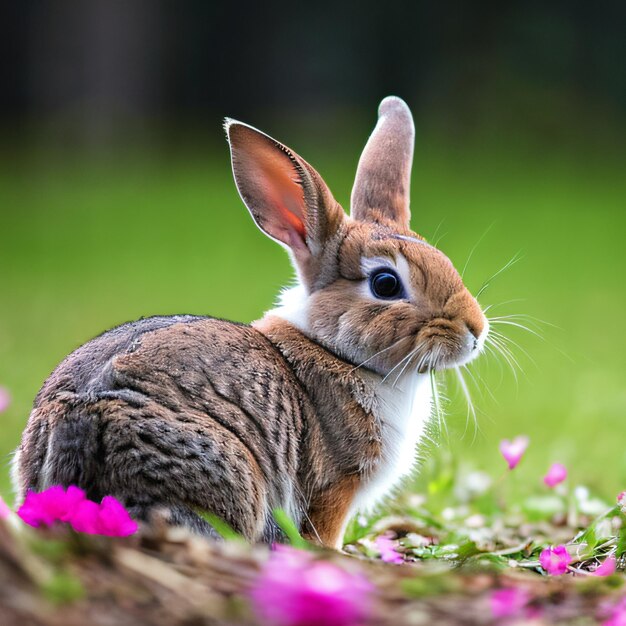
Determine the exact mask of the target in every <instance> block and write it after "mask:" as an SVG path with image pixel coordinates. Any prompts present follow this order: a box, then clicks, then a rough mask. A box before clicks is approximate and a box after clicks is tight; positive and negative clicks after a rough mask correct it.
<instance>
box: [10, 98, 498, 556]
mask: <svg viewBox="0 0 626 626" xmlns="http://www.w3.org/2000/svg"><path fill="white" fill-rule="evenodd" d="M225 130H226V134H227V138H228V143H229V146H230V151H231V162H232V171H233V175H234V179H235V183H236V186H237V189H238V191H239V194H240V196H241V198H242V200H243V202H244V204H245V206H246V207H247V208H248V210H249V212H250V214H251V216H252V218H253V220H254V222H255V223H256V225H257V226H258V227H259V228H260V230H261V231H263V232H264V233H265V234H266V235H267V236H269V237H270V238H272V239H274V240H275V241H277V242H278V243H279V244H281V245H282V246H283V247H285V248H286V249H287V251H288V252H289V255H290V257H291V260H292V262H293V265H294V268H295V272H296V275H297V285H296V286H295V287H292V288H289V289H287V290H285V291H284V292H283V293H282V295H281V296H280V300H279V303H278V305H277V306H276V307H275V308H274V309H272V310H270V311H268V312H267V313H266V314H265V315H264V316H263V317H262V318H261V319H260V320H258V321H255V322H252V323H251V324H249V325H247V324H241V323H236V322H230V321H225V320H221V319H215V318H211V317H203V316H196V315H176V316H173V317H152V318H147V319H141V320H139V321H136V322H131V323H127V324H123V325H122V326H119V327H117V328H114V329H112V330H109V331H107V332H105V333H104V334H102V335H100V336H99V337H96V338H95V339H93V340H91V341H89V342H88V343H86V344H84V345H83V346H82V347H80V348H78V349H77V350H76V351H74V352H73V353H71V354H70V355H69V356H68V357H67V358H66V359H65V360H64V361H63V362H62V363H61V364H60V365H59V366H58V367H57V368H56V369H55V370H54V372H53V373H52V374H51V375H50V377H49V378H48V379H47V380H46V381H45V383H44V385H43V387H42V389H41V390H40V391H39V393H38V395H37V397H36V399H35V401H34V406H33V410H32V413H31V414H30V417H29V420H28V423H27V425H26V428H25V430H24V433H23V436H22V440H21V443H20V446H19V448H18V449H17V450H16V453H15V457H14V468H13V473H14V481H15V483H16V491H17V498H18V501H19V500H20V499H22V498H24V497H25V494H26V493H27V492H28V491H29V490H35V491H37V490H42V489H44V488H46V487H48V486H51V485H64V486H67V485H70V484H73V485H78V486H80V487H81V488H83V489H84V490H85V491H86V493H87V495H88V497H90V498H92V499H94V500H98V499H99V498H101V497H102V496H104V495H109V494H110V495H114V496H116V497H117V498H118V499H119V500H121V501H122V502H123V503H124V504H125V505H126V507H127V508H128V510H129V511H130V512H131V514H132V515H134V516H135V517H136V518H137V519H138V520H140V521H143V522H144V523H145V524H146V525H147V526H148V527H149V526H150V523H151V522H152V521H153V520H154V519H155V517H154V516H155V513H156V512H157V511H159V512H160V515H161V517H159V519H165V520H166V522H167V523H169V524H172V525H180V526H184V527H187V528H188V529H189V530H190V531H191V532H194V533H199V534H204V535H208V536H215V535H216V533H215V530H214V529H213V528H212V527H211V525H210V524H209V523H208V522H207V521H205V519H206V516H204V515H202V512H209V513H211V514H212V515H214V516H216V517H218V518H221V519H222V520H223V521H224V522H226V523H227V524H229V525H230V526H231V527H232V528H233V529H234V530H235V531H237V532H238V533H240V534H241V535H243V536H244V537H245V538H246V539H248V540H249V541H251V542H273V541H277V540H280V539H281V531H280V529H279V528H278V526H277V524H276V522H275V521H274V517H273V515H272V513H273V511H274V510H275V509H277V508H281V509H283V510H284V511H285V512H286V513H287V514H288V515H289V516H290V517H291V518H292V520H293V521H294V522H295V524H296V525H297V527H298V528H299V529H300V531H301V533H302V535H303V536H304V537H306V538H308V539H310V540H311V541H314V542H317V543H319V544H321V545H323V546H328V547H331V548H336V549H340V548H341V547H342V540H343V535H344V532H345V528H346V524H347V522H348V520H349V519H350V517H351V516H352V515H353V514H354V513H355V512H357V511H367V510H371V509H372V508H373V507H375V506H376V505H377V504H378V503H379V502H380V501H381V500H382V499H383V498H384V497H385V496H387V495H388V494H389V493H390V492H391V491H393V489H394V488H395V487H396V486H398V485H399V484H400V482H401V481H402V479H403V478H404V477H406V476H408V475H409V474H410V473H411V471H412V469H413V467H414V465H415V462H416V456H417V450H418V446H419V444H420V442H421V440H422V439H423V437H424V434H425V429H426V428H427V426H428V422H429V419H430V418H431V413H432V405H433V398H432V395H431V379H430V373H431V371H433V370H442V369H445V368H449V367H454V366H458V365H460V364H464V363H466V362H469V361H470V360H472V359H474V358H475V357H476V356H477V355H478V354H479V353H480V352H481V350H482V348H483V345H484V343H485V338H486V335H487V333H488V322H487V319H486V318H485V315H484V314H483V312H482V310H481V307H480V306H479V304H478V302H477V300H476V299H475V298H474V297H473V296H472V295H471V294H470V292H469V291H468V290H467V289H466V287H465V286H464V284H463V282H462V280H461V277H460V275H459V274H458V272H457V271H456V270H455V268H454V266H453V265H452V263H451V261H450V260H449V259H448V258H447V257H446V256H445V255H444V254H443V253H442V252H441V251H439V250H438V249H437V248H435V247H434V246H432V245H431V244H429V243H427V242H426V240H425V239H423V238H422V237H421V236H420V235H417V234H416V233H414V232H413V231H411V229H410V224H409V221H410V210H409V183H410V173H411V166H412V160H413V144H414V134H415V131H414V126H413V119H412V116H411V112H410V110H409V108H408V106H407V105H406V104H405V102H404V101H403V100H401V99H400V98H397V97H393V96H390V97H387V98H385V99H384V100H383V101H382V102H381V104H380V107H379V111H378V121H377V124H376V126H375V129H374V131H373V133H372V135H371V136H370V138H369V140H368V141H367V144H366V146H365V148H364V151H363V153H362V155H361V157H360V160H359V163H358V168H357V172H356V178H355V182H354V187H353V190H352V195H351V202H350V204H351V209H350V216H348V215H346V213H345V212H344V210H343V209H342V208H341V206H340V205H339V204H338V203H337V201H336V200H335V199H334V198H333V196H332V194H331V192H330V190H329V189H328V187H327V186H326V184H325V183H324V181H323V180H322V178H321V176H320V175H319V174H318V173H317V171H316V170H315V169H313V167H311V165H309V164H308V163H307V162H306V161H305V160H304V159H302V158H301V157H300V156H298V155H297V154H296V153H295V152H294V151H292V150H291V149H289V148H287V147H286V146H284V145H283V144H281V143H279V142H278V141H276V140H275V139H272V138H271V137H269V136H268V135H266V134H264V133H262V132H261V131H259V130H257V129H255V128H253V127H252V126H249V125H247V124H244V123H241V122H238V121H235V120H231V119H227V120H226V122H225ZM163 515H165V517H163Z"/></svg>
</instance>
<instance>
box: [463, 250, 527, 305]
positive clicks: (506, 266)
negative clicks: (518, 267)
mask: <svg viewBox="0 0 626 626" xmlns="http://www.w3.org/2000/svg"><path fill="white" fill-rule="evenodd" d="M520 255H521V252H516V253H515V255H514V256H513V257H512V258H511V260H510V261H509V262H508V263H507V264H506V265H505V266H504V267H501V268H500V269H499V270H498V271H497V272H496V273H495V274H493V275H492V276H491V278H488V279H487V280H486V281H485V282H484V283H483V285H482V287H481V288H480V289H479V290H478V293H477V294H476V296H475V297H476V299H478V298H479V297H480V294H481V293H483V291H485V289H487V287H489V285H490V284H491V281H492V280H494V279H495V278H497V277H498V276H500V274H502V272H504V271H505V270H508V269H509V268H510V267H512V266H513V265H515V264H516V263H517V262H518V261H519V260H520V259H521V258H522V257H521V256H520Z"/></svg>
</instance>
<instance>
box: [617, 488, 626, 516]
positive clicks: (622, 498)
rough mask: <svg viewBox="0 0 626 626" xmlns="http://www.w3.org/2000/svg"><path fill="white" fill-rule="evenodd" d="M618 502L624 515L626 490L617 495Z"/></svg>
mask: <svg viewBox="0 0 626 626" xmlns="http://www.w3.org/2000/svg"><path fill="white" fill-rule="evenodd" d="M617 504H619V505H620V508H621V511H622V514H623V515H626V491H622V492H621V493H620V494H619V495H618V496H617Z"/></svg>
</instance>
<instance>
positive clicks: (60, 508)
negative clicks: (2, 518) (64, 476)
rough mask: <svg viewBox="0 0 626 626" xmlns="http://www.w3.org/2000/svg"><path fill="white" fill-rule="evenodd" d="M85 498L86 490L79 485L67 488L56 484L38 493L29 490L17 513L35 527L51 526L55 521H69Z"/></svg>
mask: <svg viewBox="0 0 626 626" xmlns="http://www.w3.org/2000/svg"><path fill="white" fill-rule="evenodd" d="M84 499H85V492H84V491H83V490H82V489H79V488H78V487H74V486H70V487H68V488H67V490H66V489H64V488H63V487H59V486H55V487H49V488H48V489H46V490H45V491H41V492H39V493H36V492H34V491H29V492H28V493H27V494H26V498H25V499H24V503H23V504H22V506H21V507H20V508H19V509H18V511H17V514H18V515H19V517H21V518H22V520H23V521H24V522H26V523H27V524H28V525H30V526H34V527H35V528H37V527H39V526H41V525H42V524H43V525H44V526H51V525H52V524H54V523H55V522H69V521H70V518H71V516H72V515H73V514H74V512H75V511H76V508H77V507H78V505H79V504H80V503H81V502H83V500H84Z"/></svg>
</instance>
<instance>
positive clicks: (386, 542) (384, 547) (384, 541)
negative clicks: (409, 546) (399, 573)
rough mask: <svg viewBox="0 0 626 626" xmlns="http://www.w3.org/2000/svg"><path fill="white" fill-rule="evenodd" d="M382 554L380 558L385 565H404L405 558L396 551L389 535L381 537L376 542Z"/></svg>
mask: <svg viewBox="0 0 626 626" xmlns="http://www.w3.org/2000/svg"><path fill="white" fill-rule="evenodd" d="M374 543H375V545H376V549H377V550H378V552H379V553H380V558H381V560H383V561H384V562H385V563H396V564H398V563H404V557H403V556H402V555H401V554H400V553H399V552H398V551H397V550H396V548H395V546H394V543H393V541H392V540H391V538H390V537H389V535H387V534H384V535H379V536H378V537H376V541H375V542H374Z"/></svg>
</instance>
